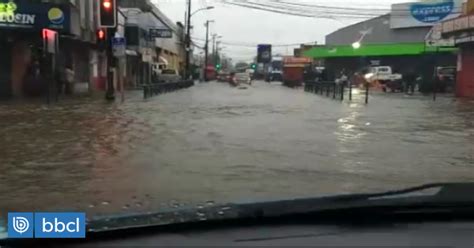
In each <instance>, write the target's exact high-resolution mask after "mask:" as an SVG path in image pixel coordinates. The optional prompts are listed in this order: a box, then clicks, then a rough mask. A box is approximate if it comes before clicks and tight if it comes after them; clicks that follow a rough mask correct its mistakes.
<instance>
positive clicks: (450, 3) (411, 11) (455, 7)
mask: <svg viewBox="0 0 474 248" xmlns="http://www.w3.org/2000/svg"><path fill="white" fill-rule="evenodd" d="M462 2H463V0H431V1H425V2H414V3H413V2H412V3H401V4H393V5H392V11H391V13H390V27H391V28H410V27H424V26H432V25H433V24H435V23H439V22H441V21H443V20H447V19H450V18H455V17H457V16H459V14H460V9H461V8H462Z"/></svg>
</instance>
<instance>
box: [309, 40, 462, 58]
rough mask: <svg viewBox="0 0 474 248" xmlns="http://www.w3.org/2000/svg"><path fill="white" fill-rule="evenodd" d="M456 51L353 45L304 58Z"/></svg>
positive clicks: (328, 48) (322, 50) (416, 45)
mask: <svg viewBox="0 0 474 248" xmlns="http://www.w3.org/2000/svg"><path fill="white" fill-rule="evenodd" d="M456 50H457V49H456V48H444V47H439V48H436V47H428V46H426V45H425V43H402V44H366V45H364V44H362V46H361V47H360V48H358V49H354V48H353V47H352V45H342V46H325V47H314V48H312V49H310V50H308V51H306V52H304V56H306V57H310V58H337V57H367V56H403V55H421V54H423V53H432V52H453V51H456Z"/></svg>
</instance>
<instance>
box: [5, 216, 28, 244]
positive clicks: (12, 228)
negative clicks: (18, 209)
mask: <svg viewBox="0 0 474 248" xmlns="http://www.w3.org/2000/svg"><path fill="white" fill-rule="evenodd" d="M33 229H34V222H33V213H8V238H12V239H16V238H20V239H24V238H33Z"/></svg>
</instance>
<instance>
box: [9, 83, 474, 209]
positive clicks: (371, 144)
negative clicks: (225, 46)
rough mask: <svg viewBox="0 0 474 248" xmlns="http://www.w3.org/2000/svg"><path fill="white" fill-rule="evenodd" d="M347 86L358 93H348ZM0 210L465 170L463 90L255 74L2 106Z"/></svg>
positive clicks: (242, 192)
mask: <svg viewBox="0 0 474 248" xmlns="http://www.w3.org/2000/svg"><path fill="white" fill-rule="evenodd" d="M356 98H357V97H356ZM0 118H1V121H0V136H1V137H2V143H1V145H0V154H1V156H0V170H1V173H0V214H1V215H6V213H7V212H8V211H33V210H35V211H36V212H38V211H41V210H43V211H47V210H55V211H63V210H80V211H86V212H88V213H89V214H117V213H128V212H142V211H158V210H160V209H163V208H169V207H173V206H175V205H180V206H182V205H184V204H186V205H190V204H206V202H207V203H208V204H213V203H217V202H219V203H227V202H242V201H254V200H268V199H281V198H298V197H309V196H319V195H327V194H336V193H345V192H367V191H380V190H388V189H393V188H399V187H407V186H413V185H419V184H424V183H431V182H451V181H474V173H473V171H474V102H464V101H461V100H454V99H453V98H449V97H439V99H438V101H436V102H433V101H432V100H431V98H430V97H425V96H411V97H410V96H404V95H401V94H386V95H384V94H375V95H373V96H371V99H370V103H369V105H365V104H363V100H362V96H360V97H359V98H357V99H355V100H354V101H353V102H352V103H350V102H348V101H346V102H344V103H341V102H339V101H335V100H332V99H329V98H326V97H323V96H320V95H314V94H311V93H306V92H304V91H303V90H301V89H299V90H295V89H289V88H285V87H283V86H281V85H278V84H271V85H270V84H267V83H264V82H256V83H255V84H254V85H253V86H251V87H249V88H248V89H246V90H241V89H237V88H231V87H229V86H228V85H227V84H220V83H209V84H198V85H196V86H194V87H192V88H190V89H186V90H182V91H178V92H174V93H169V94H165V95H160V96H156V97H154V98H151V99H149V100H146V101H144V100H143V99H142V97H141V93H140V92H136V93H133V94H129V96H128V100H127V101H126V102H125V103H124V104H121V103H115V104H107V103H105V102H104V101H103V100H102V99H96V100H87V101H86V100H84V99H77V100H64V101H62V102H60V103H58V104H56V105H52V106H50V107H47V106H45V105H39V104H8V103H2V105H1V106H0Z"/></svg>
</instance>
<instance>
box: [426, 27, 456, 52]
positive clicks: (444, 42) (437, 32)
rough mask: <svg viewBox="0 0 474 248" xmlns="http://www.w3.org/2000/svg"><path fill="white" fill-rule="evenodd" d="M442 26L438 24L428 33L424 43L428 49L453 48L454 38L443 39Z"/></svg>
mask: <svg viewBox="0 0 474 248" xmlns="http://www.w3.org/2000/svg"><path fill="white" fill-rule="evenodd" d="M442 32H443V24H441V23H438V24H435V25H434V26H433V28H431V30H430V32H428V34H427V35H426V38H425V42H426V46H428V47H453V46H454V38H452V37H451V38H443V37H442V35H441V34H442Z"/></svg>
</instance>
